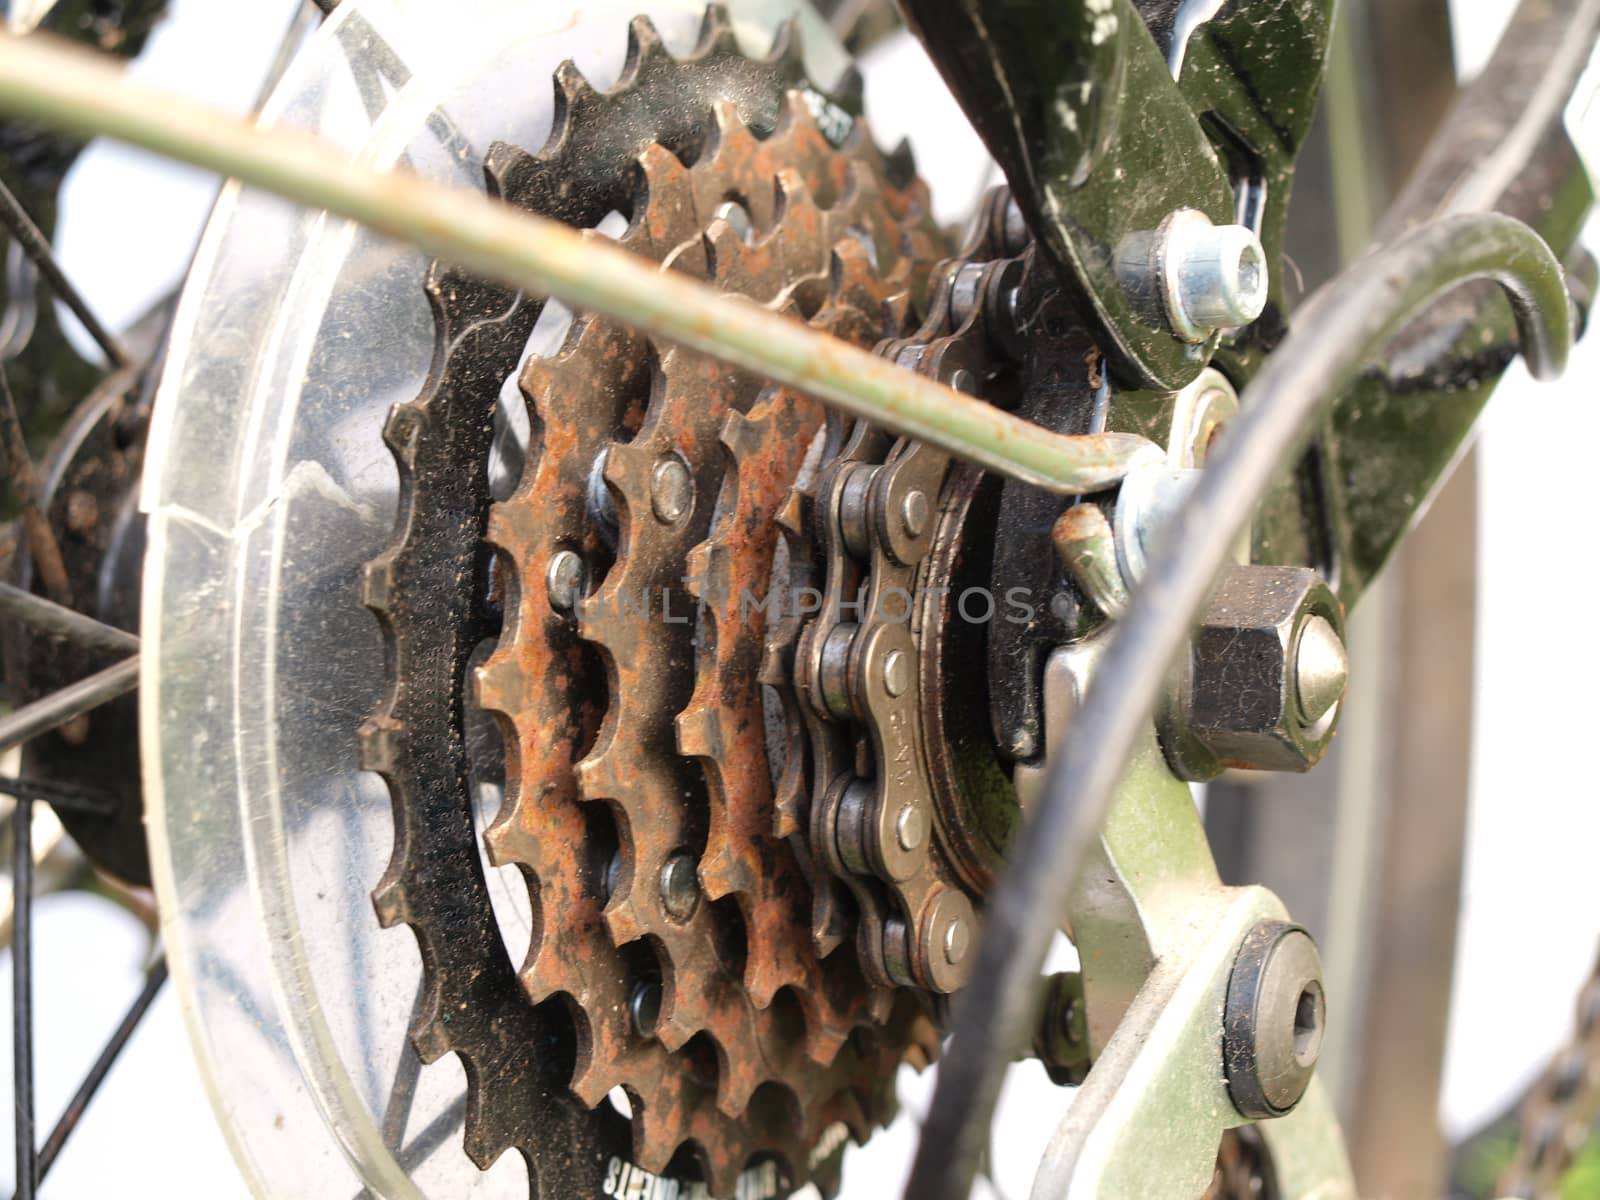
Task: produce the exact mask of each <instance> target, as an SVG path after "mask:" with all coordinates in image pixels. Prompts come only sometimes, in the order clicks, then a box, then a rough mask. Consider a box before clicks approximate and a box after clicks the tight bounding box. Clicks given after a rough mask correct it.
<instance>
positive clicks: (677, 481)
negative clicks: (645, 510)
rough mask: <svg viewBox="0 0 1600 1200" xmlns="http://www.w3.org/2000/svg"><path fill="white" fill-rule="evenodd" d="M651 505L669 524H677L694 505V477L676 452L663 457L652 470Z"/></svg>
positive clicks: (687, 465) (657, 514) (658, 515)
mask: <svg viewBox="0 0 1600 1200" xmlns="http://www.w3.org/2000/svg"><path fill="white" fill-rule="evenodd" d="M650 506H651V507H652V508H653V509H655V514H656V516H657V517H659V518H660V519H661V520H662V521H663V522H664V523H665V524H668V525H676V524H677V523H678V522H679V521H681V520H683V518H684V516H685V514H687V513H688V511H689V510H690V509H691V508H693V507H694V477H693V476H692V475H690V474H689V464H688V463H686V462H684V461H683V459H681V458H679V457H678V456H677V455H676V454H669V455H667V456H666V457H664V458H663V459H661V461H660V462H658V463H656V466H655V470H653V471H652V472H650Z"/></svg>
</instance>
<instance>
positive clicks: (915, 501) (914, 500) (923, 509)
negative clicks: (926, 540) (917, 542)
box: [900, 488, 929, 538]
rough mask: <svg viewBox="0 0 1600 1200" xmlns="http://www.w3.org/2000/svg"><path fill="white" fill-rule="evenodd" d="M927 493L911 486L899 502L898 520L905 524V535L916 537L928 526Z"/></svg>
mask: <svg viewBox="0 0 1600 1200" xmlns="http://www.w3.org/2000/svg"><path fill="white" fill-rule="evenodd" d="M928 515H929V508H928V493H927V492H924V491H921V490H920V489H916V488H913V489H912V490H911V491H909V492H907V493H906V497H905V499H904V500H902V501H901V502H900V522H901V524H902V525H904V526H905V531H906V536H908V537H914V538H918V537H921V536H922V535H923V533H925V532H926V531H927V528H928Z"/></svg>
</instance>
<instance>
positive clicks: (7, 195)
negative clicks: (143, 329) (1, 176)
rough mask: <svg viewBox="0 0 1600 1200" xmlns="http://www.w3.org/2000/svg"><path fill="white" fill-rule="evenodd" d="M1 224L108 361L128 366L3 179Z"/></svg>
mask: <svg viewBox="0 0 1600 1200" xmlns="http://www.w3.org/2000/svg"><path fill="white" fill-rule="evenodd" d="M0 223H4V225H5V227H6V229H7V230H9V231H10V233H11V236H12V237H13V238H15V239H16V241H17V245H19V246H21V247H22V250H23V252H24V253H25V254H26V255H27V256H28V257H29V258H31V259H32V260H33V265H34V266H36V267H38V268H39V273H40V274H41V275H43V276H44V277H45V279H46V280H48V281H49V283H50V286H51V288H53V289H54V290H55V293H56V295H57V296H59V297H60V298H61V299H62V301H63V302H64V303H65V304H66V306H67V307H68V308H70V309H71V310H72V313H73V315H74V316H76V317H77V318H78V320H79V321H80V322H81V323H82V325H83V327H84V329H85V330H87V331H88V333H89V336H90V337H92V338H93V339H94V340H95V342H96V344H97V345H99V347H100V349H101V350H103V351H104V352H105V356H106V359H107V361H109V362H110V364H111V365H112V366H113V367H125V366H127V365H128V363H129V362H130V361H131V360H130V359H129V357H128V352H127V350H125V349H124V348H123V345H122V343H121V342H119V341H118V340H117V339H116V338H115V337H113V336H112V335H111V333H110V332H109V331H108V330H107V329H106V327H105V326H104V325H102V324H101V323H100V319H99V318H98V317H96V316H95V315H94V313H93V312H92V311H90V308H89V305H88V302H87V301H85V300H84V298H83V295H82V293H80V292H79V291H78V289H77V288H75V287H73V286H72V282H71V281H70V280H69V279H68V278H67V276H66V273H65V272H64V271H63V270H62V269H61V264H60V263H59V262H58V261H56V256H55V251H53V250H52V249H51V248H50V242H49V240H48V239H46V237H45V236H44V233H43V232H42V231H41V230H40V229H39V227H38V226H37V225H35V224H34V223H33V218H32V217H30V216H28V214H27V212H26V210H24V209H23V207H22V204H21V203H20V202H19V201H18V200H17V198H16V196H15V195H14V194H13V193H12V191H11V189H10V188H8V187H6V185H5V184H4V183H3V182H0Z"/></svg>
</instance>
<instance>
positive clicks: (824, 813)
mask: <svg viewBox="0 0 1600 1200" xmlns="http://www.w3.org/2000/svg"><path fill="white" fill-rule="evenodd" d="M1004 199H1005V197H1004V193H1003V192H996V193H995V194H993V195H991V197H990V198H989V200H988V201H987V203H986V207H985V209H984V211H983V213H982V215H981V217H980V220H979V222H978V224H977V227H976V229H975V231H974V233H973V234H972V236H971V237H970V238H969V241H968V243H967V245H966V246H965V247H963V250H962V253H961V254H960V255H959V256H958V257H957V258H954V259H950V260H947V261H945V262H943V263H941V264H940V265H939V266H938V267H937V268H935V271H934V276H933V278H934V279H935V280H936V281H937V285H936V287H935V290H934V292H933V295H932V297H931V299H930V301H929V304H928V310H927V316H926V317H925V319H924V320H923V322H922V324H921V326H920V327H919V328H918V329H917V332H916V333H915V334H914V335H913V336H911V337H908V338H900V339H889V340H886V341H885V342H883V343H881V344H880V345H879V347H878V353H879V354H881V355H883V356H884V357H887V358H889V359H891V360H892V361H894V362H896V363H898V364H900V365H901V366H904V367H906V368H907V369H911V370H916V371H918V372H920V373H922V374H924V375H927V376H929V377H930V378H933V379H936V380H938V381H939V382H941V383H945V384H947V385H950V386H954V387H956V388H958V389H959V390H965V391H969V392H976V391H978V390H979V388H980V387H981V386H982V384H983V382H984V381H985V380H986V379H987V378H988V376H989V373H990V368H991V357H992V355H993V351H994V348H995V346H996V344H997V342H1004V341H1006V340H1008V333H1007V331H1008V330H1009V328H1010V327H1011V325H1012V324H1013V319H1012V316H1011V313H1010V309H1009V305H1010V303H1011V300H1012V297H1013V296H1014V294H1015V290H1016V286H1017V284H1018V282H1019V281H1020V277H1021V270H1022V265H1021V260H1020V259H1017V258H1007V257H1004V250H1005V234H1004ZM951 462H952V458H951V456H950V455H948V454H946V453H945V452H943V451H940V450H938V449H936V448H934V447H931V446H928V445H926V444H924V443H920V442H917V441H914V440H911V439H906V438H900V439H897V440H893V439H891V438H890V437H889V436H888V435H887V434H885V433H883V432H882V431H880V430H877V429H875V428H873V427H871V426H869V425H867V424H865V423H858V424H857V425H856V426H855V427H854V428H853V429H852V431H851V434H850V436H849V438H848V440H847V441H846V442H845V444H844V446H843V447H842V448H841V449H840V451H839V453H838V454H837V456H835V457H834V459H833V460H832V461H831V462H829V463H828V464H827V465H826V466H825V467H823V469H822V470H821V472H820V473H819V475H818V476H817V478H816V482H815V485H814V487H810V488H799V489H797V491H796V494H795V496H794V498H793V502H792V507H793V508H795V509H798V510H800V511H801V512H802V514H804V513H806V512H809V515H810V520H809V521H807V520H806V519H805V517H804V516H803V515H802V517H801V518H800V520H799V521H798V522H797V525H798V526H804V525H806V524H814V525H815V526H816V528H817V529H819V530H820V533H821V546H820V549H821V557H822V560H823V563H824V579H825V584H824V587H823V589H822V594H821V598H820V602H819V606H818V611H819V615H818V616H817V617H816V618H815V619H813V620H811V621H809V622H807V623H806V624H805V625H804V626H803V627H802V628H801V629H800V631H799V633H798V636H797V638H796V639H795V642H794V647H793V671H794V679H795V687H796V691H797V692H798V693H799V695H800V698H801V703H800V704H799V706H798V709H799V712H798V715H799V717H800V720H801V721H802V723H803V724H804V726H805V728H806V732H807V735H808V738H809V741H810V745H811V749H812V767H813V776H812V788H813V792H812V801H811V807H810V831H811V840H812V845H813V846H814V847H817V848H818V849H819V855H820V858H821V861H822V864H823V865H825V866H826V868H827V869H828V870H829V871H831V872H832V873H833V874H834V875H835V877H837V878H838V879H840V880H842V881H843V882H844V883H845V885H846V886H847V887H848V888H849V889H850V891H851V892H852V893H853V895H854V898H855V901H856V906H857V908H858V909H859V914H860V917H859V922H858V925H857V947H858V951H859V953H860V956H861V959H862V963H863V967H864V969H865V971H866V973H867V975H868V977H869V978H871V979H873V980H874V981H876V982H879V983H883V984H905V985H913V986H917V987H921V988H925V989H927V990H929V991H932V992H935V993H940V994H943V993H948V992H952V991H954V990H956V989H957V988H959V987H960V986H961V984H962V983H963V982H964V980H965V977H966V971H967V970H968V969H969V966H970V958H969V951H970V949H971V945H972V943H973V941H974V939H975V937H976V932H977V930H976V914H975V912H974V909H973V904H972V899H971V896H970V895H969V893H968V891H967V890H966V887H965V886H964V881H963V880H962V877H961V873H960V870H959V868H958V864H957V863H956V862H955V860H954V857H953V855H952V854H951V853H950V851H949V850H948V849H947V847H946V844H945V838H944V837H942V836H941V834H940V831H939V829H938V825H939V817H938V814H937V812H936V807H935V804H934V801H933V797H932V794H931V787H930V785H929V782H928V771H927V767H926V763H927V750H926V746H925V731H924V729H923V718H922V712H921V708H920V706H919V703H918V679H919V676H920V663H921V660H922V658H923V656H924V645H923V643H924V640H925V639H933V638H937V637H938V636H940V631H939V630H937V629H930V628H925V627H924V625H923V624H922V622H921V621H920V620H919V619H918V616H917V613H916V612H915V608H916V605H915V604H914V597H915V596H917V595H920V594H921V592H922V591H923V590H924V589H925V588H926V587H927V586H928V584H929V582H930V581H929V580H928V578H927V577H926V576H927V572H926V571H925V569H924V564H925V563H926V561H927V559H928V554H929V550H930V548H931V546H932V540H933V532H934V529H935V527H936V524H937V520H936V518H937V516H938V514H939V512H940V496H941V492H942V490H943V486H944V482H945V477H946V474H947V471H948V469H949V467H950V465H951ZM806 549H807V548H806V547H805V546H804V545H803V544H802V543H801V542H800V541H799V540H798V539H797V540H796V543H795V545H794V547H793V552H794V553H797V554H799V553H804V552H805V551H806ZM847 609H848V610H850V611H851V612H852V614H853V615H854V618H855V619H853V620H845V619H844V613H845V610H847ZM785 650H786V647H782V646H775V647H773V648H772V650H771V651H770V652H769V659H773V660H777V659H781V658H782V657H783V654H784V652H785Z"/></svg>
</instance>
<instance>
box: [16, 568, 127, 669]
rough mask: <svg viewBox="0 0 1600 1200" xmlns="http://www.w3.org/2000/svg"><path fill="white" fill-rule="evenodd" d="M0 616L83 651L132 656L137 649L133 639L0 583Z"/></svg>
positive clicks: (78, 613)
mask: <svg viewBox="0 0 1600 1200" xmlns="http://www.w3.org/2000/svg"><path fill="white" fill-rule="evenodd" d="M0 615H4V616H8V617H15V618H16V619H17V620H19V621H23V622H25V623H27V624H29V625H31V626H33V627H34V628H35V629H37V630H38V631H39V632H40V633H47V634H50V635H52V636H54V637H62V638H66V639H67V640H68V641H71V642H76V643H78V644H79V645H80V646H82V647H84V648H85V649H87V650H104V651H107V652H109V653H112V654H133V653H135V652H136V651H137V650H138V649H139V639H138V637H137V636H136V635H134V634H131V633H127V632H124V631H123V630H121V629H117V628H115V627H114V626H111V625H106V624H104V623H103V622H100V621H96V620H95V619H94V618H93V617H86V616H84V615H83V614H82V613H80V612H78V611H76V610H74V609H70V608H66V607H64V606H63V605H60V604H57V603H55V601H53V600H46V599H45V598H44V597H43V596H35V595H34V594H33V593H32V592H30V591H28V590H27V589H26V588H19V587H16V586H15V585H13V584H9V583H0Z"/></svg>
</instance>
